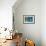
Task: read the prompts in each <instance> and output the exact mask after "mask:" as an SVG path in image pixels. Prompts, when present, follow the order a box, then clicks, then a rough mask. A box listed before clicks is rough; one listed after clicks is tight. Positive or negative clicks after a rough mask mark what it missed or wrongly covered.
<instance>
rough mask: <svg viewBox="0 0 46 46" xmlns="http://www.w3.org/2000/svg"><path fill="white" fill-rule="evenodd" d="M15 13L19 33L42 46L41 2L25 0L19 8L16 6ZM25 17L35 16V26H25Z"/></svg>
mask: <svg viewBox="0 0 46 46" xmlns="http://www.w3.org/2000/svg"><path fill="white" fill-rule="evenodd" d="M13 12H14V17H15V28H16V29H17V30H18V32H22V33H23V34H24V37H25V38H26V37H27V38H28V39H33V40H34V41H35V43H36V46H41V45H40V44H41V0H23V2H21V3H20V5H18V7H16V5H14V7H13ZM23 15H35V24H23Z"/></svg>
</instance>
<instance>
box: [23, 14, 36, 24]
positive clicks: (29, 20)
mask: <svg viewBox="0 0 46 46" xmlns="http://www.w3.org/2000/svg"><path fill="white" fill-rule="evenodd" d="M23 23H24V24H35V15H23Z"/></svg>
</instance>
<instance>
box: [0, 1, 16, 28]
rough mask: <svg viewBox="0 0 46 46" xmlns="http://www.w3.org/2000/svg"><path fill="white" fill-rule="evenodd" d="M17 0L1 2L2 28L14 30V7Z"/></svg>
mask: <svg viewBox="0 0 46 46" xmlns="http://www.w3.org/2000/svg"><path fill="white" fill-rule="evenodd" d="M15 2H16V0H0V27H7V28H9V29H11V28H12V6H13V4H14V3H15Z"/></svg>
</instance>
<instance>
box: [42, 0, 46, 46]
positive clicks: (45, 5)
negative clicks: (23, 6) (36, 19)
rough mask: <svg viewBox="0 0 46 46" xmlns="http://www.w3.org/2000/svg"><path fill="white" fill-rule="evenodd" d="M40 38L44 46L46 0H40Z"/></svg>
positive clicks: (45, 43) (45, 39)
mask: <svg viewBox="0 0 46 46" xmlns="http://www.w3.org/2000/svg"><path fill="white" fill-rule="evenodd" d="M41 4H42V5H41V13H42V14H41V15H42V16H41V17H42V19H41V22H42V23H41V24H42V25H41V27H42V30H41V39H42V46H46V0H42V2H41Z"/></svg>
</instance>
